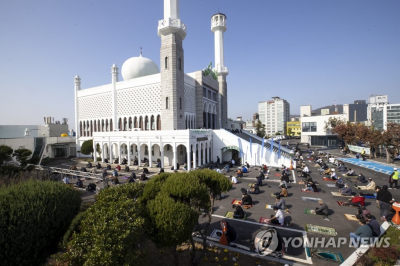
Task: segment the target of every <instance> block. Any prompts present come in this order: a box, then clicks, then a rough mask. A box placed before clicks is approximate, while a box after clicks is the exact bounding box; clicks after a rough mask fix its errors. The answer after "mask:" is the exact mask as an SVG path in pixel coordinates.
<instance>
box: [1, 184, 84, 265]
mask: <svg viewBox="0 0 400 266" xmlns="http://www.w3.org/2000/svg"><path fill="white" fill-rule="evenodd" d="M80 204H81V198H80V194H79V192H77V191H75V190H74V189H73V188H70V187H68V186H66V185H64V184H62V183H58V182H52V181H37V180H30V181H28V182H23V183H20V184H16V185H12V186H8V187H3V188H0V232H1V234H0V250H1V252H0V262H1V264H3V265H39V264H42V263H44V262H45V261H46V258H47V257H48V255H49V254H50V253H52V252H54V251H56V249H57V244H58V242H59V240H60V239H61V238H62V236H63V234H64V233H65V231H66V230H67V229H68V226H69V224H70V223H71V221H72V219H73V218H74V217H75V215H76V214H77V213H78V212H79V207H80Z"/></svg>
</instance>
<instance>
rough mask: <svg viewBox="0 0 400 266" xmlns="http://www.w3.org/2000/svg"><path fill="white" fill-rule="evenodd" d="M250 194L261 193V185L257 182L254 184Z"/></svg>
mask: <svg viewBox="0 0 400 266" xmlns="http://www.w3.org/2000/svg"><path fill="white" fill-rule="evenodd" d="M249 194H256V195H258V194H260V187H259V186H258V185H257V184H256V185H254V188H252V189H250V190H249Z"/></svg>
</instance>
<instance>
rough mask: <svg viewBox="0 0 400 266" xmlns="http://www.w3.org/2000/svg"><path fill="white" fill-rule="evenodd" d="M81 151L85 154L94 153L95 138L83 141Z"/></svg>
mask: <svg viewBox="0 0 400 266" xmlns="http://www.w3.org/2000/svg"><path fill="white" fill-rule="evenodd" d="M81 153H82V154H85V155H90V154H92V153H93V139H89V140H85V141H84V142H83V143H82V147H81Z"/></svg>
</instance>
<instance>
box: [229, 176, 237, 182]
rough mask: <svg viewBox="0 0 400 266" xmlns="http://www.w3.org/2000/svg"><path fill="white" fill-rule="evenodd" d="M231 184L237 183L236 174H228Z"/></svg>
mask: <svg viewBox="0 0 400 266" xmlns="http://www.w3.org/2000/svg"><path fill="white" fill-rule="evenodd" d="M230 178H231V182H232V184H237V178H236V176H230Z"/></svg>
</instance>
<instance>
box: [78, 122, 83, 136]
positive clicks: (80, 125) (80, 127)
mask: <svg viewBox="0 0 400 266" xmlns="http://www.w3.org/2000/svg"><path fill="white" fill-rule="evenodd" d="M79 129H80V130H79V135H81V136H82V133H83V130H82V121H80V122H79Z"/></svg>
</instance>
